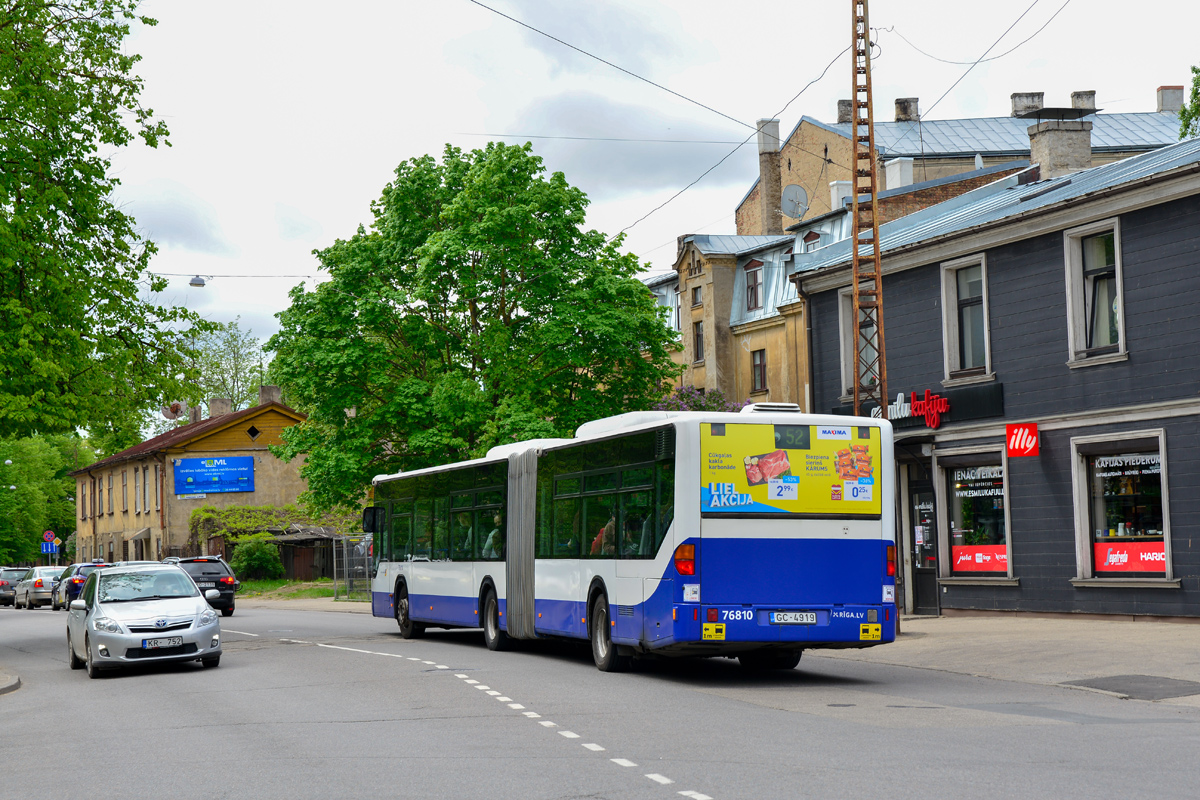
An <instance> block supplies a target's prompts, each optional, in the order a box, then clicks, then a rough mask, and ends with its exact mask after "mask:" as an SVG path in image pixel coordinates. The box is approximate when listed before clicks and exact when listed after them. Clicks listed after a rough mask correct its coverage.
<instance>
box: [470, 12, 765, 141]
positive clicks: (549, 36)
mask: <svg viewBox="0 0 1200 800" xmlns="http://www.w3.org/2000/svg"><path fill="white" fill-rule="evenodd" d="M467 2H468V3H474V4H475V5H477V6H479V7H480V8H485V9H487V10H488V11H491V12H492V13H493V14H497V15H499V16H501V17H504V18H505V19H507V20H509V21H510V22H515V23H517V24H518V25H520V26H521V27H522V28H527V29H528V30H531V31H533V32H534V33H536V34H538V35H540V36H545V37H546V38H547V39H552V40H553V41H556V42H558V43H559V44H561V45H562V46H563V47H569V48H571V49H572V50H574V51H575V52H577V53H581V54H583V55H585V56H587V57H588V58H594V59H596V60H597V61H599V62H600V63H601V64H607V65H608V66H610V67H612V68H613V69H615V70H618V71H619V72H623V73H625V74H626V75H628V76H629V77H631V78H637V79H638V80H639V81H642V82H643V83H648V84H650V85H651V86H653V87H655V88H657V89H662V90H663V91H664V92H667V93H668V94H672V95H674V96H675V97H678V98H679V99H680V100H686V101H687V102H689V103H691V104H692V105H694V106H699V107H700V108H703V109H704V110H705V111H711V112H712V113H714V114H716V115H717V116H720V117H724V118H725V119H727V120H729V121H730V122H736V123H737V124H738V125H741V126H743V127H745V128H753V127H754V126H753V125H750V124H748V123H746V122H743V121H742V120H740V119H737V118H735V117H731V116H729V115H728V114H726V113H724V112H723V111H717V110H716V109H715V108H713V107H712V106H706V105H704V103H701V102H700V101H699V100H693V99H692V98H690V97H688V96H686V95H682V94H680V93H679V92H677V91H675V90H674V89H668V88H667V87H666V86H663V85H662V84H661V83H655V82H654V81H652V80H650V79H649V78H643V77H642V76H641V75H638V74H637V73H636V72H630V71H629V70H627V69H625V68H624V67H622V66H618V65H617V64H614V63H612V62H611V61H607V60H605V59H603V58H601V57H600V56H598V55H596V54H595V53H589V52H588V51H587V50H584V49H582V48H580V47H576V46H575V45H573V44H571V43H570V42H565V41H563V40H562V39H559V38H558V37H557V36H554V35H552V34H549V33H546V32H545V31H543V30H538V29H537V28H535V27H533V26H532V25H530V24H529V23H526V22H522V21H521V20H519V19H517V18H516V17H510V16H509V15H508V14H505V13H504V12H503V11H500V10H499V9H495V8H492V7H491V6H489V5H485V4H484V3H481V2H479V0H467Z"/></svg>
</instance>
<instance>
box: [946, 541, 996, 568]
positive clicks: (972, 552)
mask: <svg viewBox="0 0 1200 800" xmlns="http://www.w3.org/2000/svg"><path fill="white" fill-rule="evenodd" d="M950 557H951V558H953V559H954V571H955V572H1008V545H1004V544H975V545H959V546H952V547H951V548H950Z"/></svg>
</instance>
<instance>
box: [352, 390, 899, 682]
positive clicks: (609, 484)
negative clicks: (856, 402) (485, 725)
mask: <svg viewBox="0 0 1200 800" xmlns="http://www.w3.org/2000/svg"><path fill="white" fill-rule="evenodd" d="M894 472H895V465H894V461H893V451H892V428H891V425H890V424H889V423H888V422H887V421H885V420H879V419H865V418H858V417H845V416H818V415H807V414H801V413H799V410H798V409H797V408H796V407H795V406H788V405H783V404H775V405H767V404H758V405H753V406H747V407H746V408H744V409H742V411H741V412H740V413H710V412H673V411H647V412H632V413H628V414H622V415H620V416H616V417H610V418H607V419H601V420H596V421H594V422H589V423H586V424H584V425H582V426H580V428H579V429H578V431H577V432H576V435H575V437H574V438H572V439H541V440H535V441H528V442H519V443H515V444H511V445H503V446H501V447H497V448H493V449H492V450H491V451H490V452H489V453H488V454H487V456H486V457H484V458H480V459H477V460H473V461H465V462H461V463H457V464H447V465H445V466H439V467H431V468H428V469H420V470H413V471H410V472H402V473H399V474H395V475H381V476H379V477H377V478H375V480H374V501H373V505H372V506H371V507H369V508H367V509H366V511H365V512H364V515H363V526H364V529H365V530H367V531H368V532H369V533H372V534H373V536H374V541H373V550H372V556H373V564H372V585H371V589H372V592H371V594H372V613H373V614H374V615H375V616H378V617H391V618H394V619H395V620H396V622H397V623H398V625H399V626H400V634H401V635H402V636H404V637H406V638H409V637H417V636H420V635H422V634H423V633H424V632H425V630H426V628H430V627H439V628H459V627H481V628H482V629H483V634H484V641H485V642H486V644H487V646H488V647H489V648H490V649H493V650H500V649H504V648H506V647H508V646H509V645H510V644H511V642H512V640H519V639H536V638H546V637H566V638H573V639H586V640H590V642H591V647H592V655H593V657H594V659H595V662H596V666H597V667H599V668H600V669H601V670H604V671H616V670H620V669H623V668H625V667H626V666H627V665H628V663H629V660H630V659H631V658H632V657H635V656H638V657H648V656H664V657H678V656H727V657H736V658H738V659H739V660H740V661H741V663H742V664H743V665H744V666H746V667H748V668H753V669H791V668H793V667H795V666H796V665H797V664H798V663H799V660H800V655H801V652H802V651H803V650H805V649H806V648H809V647H839V648H845V647H871V646H874V645H879V644H883V643H886V642H891V641H893V640H894V639H895V636H896V604H895V572H896V560H895V557H896V548H895V544H894V542H895V539H894V514H893V508H894V506H895V481H894Z"/></svg>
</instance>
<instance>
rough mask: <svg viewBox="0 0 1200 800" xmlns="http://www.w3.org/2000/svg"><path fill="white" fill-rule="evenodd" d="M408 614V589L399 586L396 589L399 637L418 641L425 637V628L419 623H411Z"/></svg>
mask: <svg viewBox="0 0 1200 800" xmlns="http://www.w3.org/2000/svg"><path fill="white" fill-rule="evenodd" d="M408 612H409V603H408V587H407V586H404V585H403V584H401V585H400V586H397V587H396V624H397V625H399V626H400V637H401V638H403V639H419V638H420V637H422V636H424V635H425V626H424V625H423V624H422V623H420V622H413V621H412V617H410V616H409V615H408Z"/></svg>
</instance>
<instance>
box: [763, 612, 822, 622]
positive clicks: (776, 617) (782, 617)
mask: <svg viewBox="0 0 1200 800" xmlns="http://www.w3.org/2000/svg"><path fill="white" fill-rule="evenodd" d="M771 624H772V625H816V624H817V612H815V611H772V612H771Z"/></svg>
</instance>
